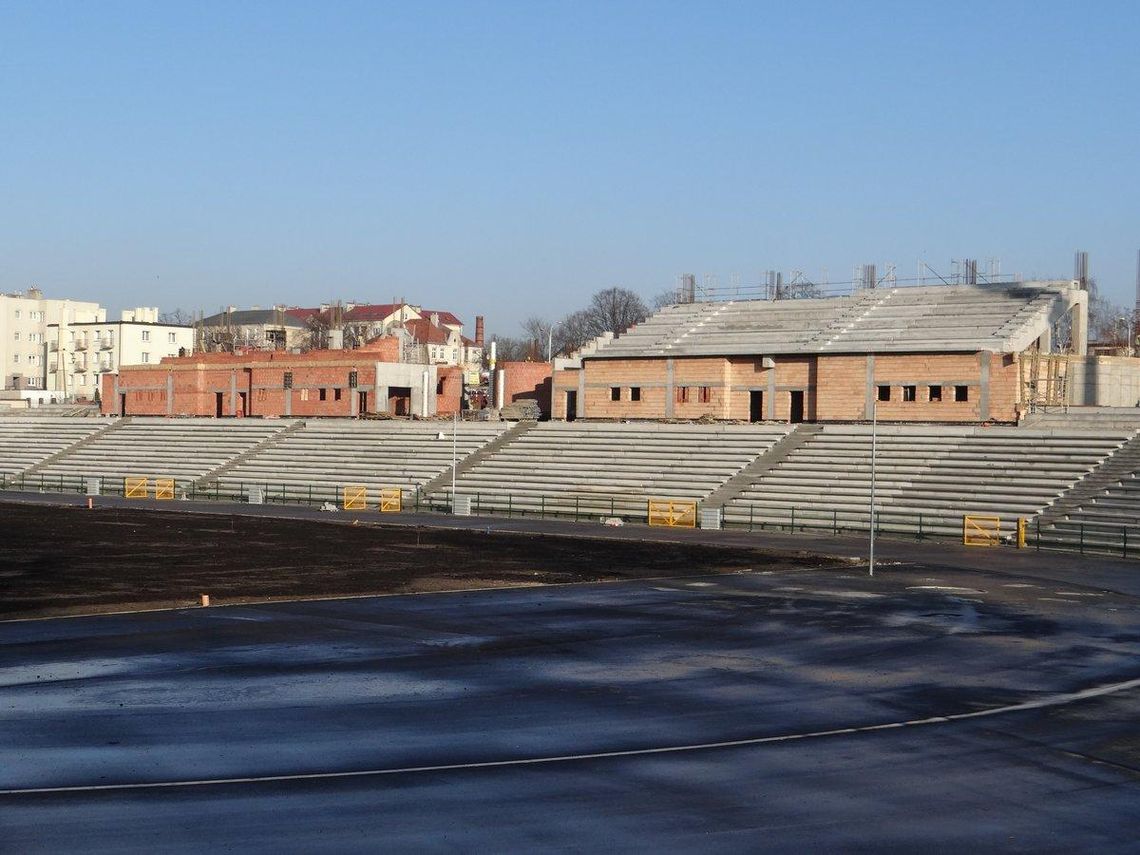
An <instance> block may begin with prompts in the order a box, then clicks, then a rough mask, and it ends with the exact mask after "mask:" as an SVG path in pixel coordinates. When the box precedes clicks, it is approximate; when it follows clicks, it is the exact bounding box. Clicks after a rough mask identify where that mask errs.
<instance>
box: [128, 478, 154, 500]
mask: <svg viewBox="0 0 1140 855" xmlns="http://www.w3.org/2000/svg"><path fill="white" fill-rule="evenodd" d="M149 484H150V481H149V480H148V479H146V478H124V479H123V498H124V499H145V498H146V497H147V492H148V491H147V488H148V486H149Z"/></svg>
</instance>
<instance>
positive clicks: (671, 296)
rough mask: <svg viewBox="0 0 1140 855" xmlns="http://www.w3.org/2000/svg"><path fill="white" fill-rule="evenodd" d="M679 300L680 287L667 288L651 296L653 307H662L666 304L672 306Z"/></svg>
mask: <svg viewBox="0 0 1140 855" xmlns="http://www.w3.org/2000/svg"><path fill="white" fill-rule="evenodd" d="M679 302H681V289H680V288H668V289H666V290H664V291H662V292H661V293H660V294H657V295H656V296H655V297H654V298H653V308H654V309H664V308H665V307H666V306H673V305H676V304H677V303H679Z"/></svg>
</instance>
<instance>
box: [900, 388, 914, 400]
mask: <svg viewBox="0 0 1140 855" xmlns="http://www.w3.org/2000/svg"><path fill="white" fill-rule="evenodd" d="M917 392H918V387H917V386H903V400H904V401H917V400H918V398H917V397H916V395H917Z"/></svg>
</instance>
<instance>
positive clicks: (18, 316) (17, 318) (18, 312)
mask: <svg viewBox="0 0 1140 855" xmlns="http://www.w3.org/2000/svg"><path fill="white" fill-rule="evenodd" d="M16 320H20V310H19V309H16Z"/></svg>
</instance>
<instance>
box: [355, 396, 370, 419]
mask: <svg viewBox="0 0 1140 855" xmlns="http://www.w3.org/2000/svg"><path fill="white" fill-rule="evenodd" d="M356 400H357V403H358V404H359V407H358V408H357V411H356V413H357V415H360V416H362V415H364V414H365V413H367V412H368V393H367V392H357V393H356Z"/></svg>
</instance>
